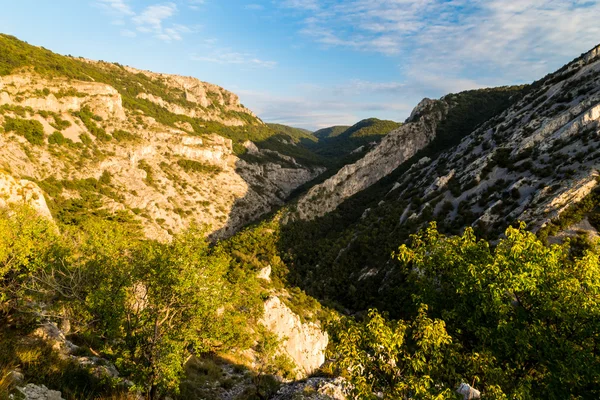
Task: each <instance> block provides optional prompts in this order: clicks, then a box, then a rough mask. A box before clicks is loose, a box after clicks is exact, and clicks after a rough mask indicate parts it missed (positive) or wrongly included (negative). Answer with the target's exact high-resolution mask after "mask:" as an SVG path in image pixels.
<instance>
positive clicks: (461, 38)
mask: <svg viewBox="0 0 600 400" xmlns="http://www.w3.org/2000/svg"><path fill="white" fill-rule="evenodd" d="M281 7H283V8H285V9H290V8H291V9H295V10H296V11H297V12H301V13H303V15H304V18H303V22H302V25H303V27H302V29H301V33H302V34H303V35H304V36H306V37H308V38H310V39H312V40H314V41H315V42H317V43H320V44H322V45H323V46H325V47H345V48H350V49H354V50H357V51H366V52H377V53H381V54H385V55H389V56H395V55H399V56H402V57H403V63H404V64H405V67H406V68H407V69H408V70H409V71H410V70H411V69H413V70H414V73H418V72H419V71H421V72H424V73H426V74H430V75H435V76H446V77H451V78H461V75H465V74H464V73H465V72H468V71H471V72H472V70H473V69H478V70H480V71H481V73H480V75H481V74H483V75H485V71H487V72H488V74H489V75H490V76H496V77H499V76H502V77H505V78H513V79H533V78H535V77H537V76H538V75H539V74H540V73H542V72H543V71H546V72H547V70H548V65H553V66H554V65H555V64H556V62H557V61H558V60H563V59H564V58H565V57H566V56H569V55H572V54H573V51H574V46H578V48H579V49H580V50H581V51H584V50H585V49H587V48H589V47H591V46H593V45H594V44H596V42H597V41H599V40H600V39H599V38H600V24H599V23H598V18H599V17H600V1H599V0H518V1H508V0H377V1H373V0H349V1H344V2H333V1H329V0H286V1H283V2H281ZM540 60H545V63H544V62H541V61H540ZM463 83H464V82H463Z"/></svg>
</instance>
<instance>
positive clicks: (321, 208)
mask: <svg viewBox="0 0 600 400" xmlns="http://www.w3.org/2000/svg"><path fill="white" fill-rule="evenodd" d="M447 111H448V105H447V104H446V103H444V102H443V101H439V100H436V101H434V100H429V99H426V100H424V102H421V104H420V105H419V106H418V107H417V108H416V109H415V111H413V114H412V115H411V118H409V120H408V122H407V123H406V124H404V125H402V126H401V127H399V128H398V129H396V130H394V131H392V132H390V133H389V134H388V135H387V136H385V137H384V138H383V140H382V141H381V142H380V143H379V144H378V145H377V147H375V148H374V149H373V150H371V151H370V152H368V153H367V154H366V155H365V156H364V157H363V158H362V159H360V160H359V161H357V162H356V163H354V164H349V165H346V166H344V167H343V168H342V169H341V170H340V171H339V172H338V173H337V174H336V175H334V176H332V177H331V178H329V179H327V180H326V181H325V182H323V183H322V184H320V185H316V186H314V187H312V188H311V189H310V190H309V191H308V193H307V194H306V195H304V196H303V197H302V198H301V199H300V200H299V201H298V204H297V206H296V215H292V216H291V218H294V217H298V218H300V219H308V220H310V219H313V218H316V217H320V216H323V215H325V214H326V213H328V212H330V211H333V210H335V209H336V208H337V206H339V205H340V204H341V203H342V202H343V201H344V200H346V199H347V198H349V197H351V196H353V195H354V194H356V193H358V192H360V191H362V190H364V189H366V188H368V187H369V186H371V185H373V184H374V183H375V182H377V181H379V180H380V179H381V178H383V177H385V176H387V175H389V174H390V173H392V172H393V171H394V170H395V169H396V168H398V166H400V165H401V164H402V163H403V162H405V161H407V160H408V159H409V158H411V157H412V156H414V155H415V154H416V153H417V152H418V151H419V150H421V149H423V148H424V147H425V146H427V145H428V144H429V143H430V142H431V141H432V140H433V139H434V138H435V131H436V127H437V124H438V122H439V121H440V120H441V119H442V117H443V116H444V115H445V114H446V113H447Z"/></svg>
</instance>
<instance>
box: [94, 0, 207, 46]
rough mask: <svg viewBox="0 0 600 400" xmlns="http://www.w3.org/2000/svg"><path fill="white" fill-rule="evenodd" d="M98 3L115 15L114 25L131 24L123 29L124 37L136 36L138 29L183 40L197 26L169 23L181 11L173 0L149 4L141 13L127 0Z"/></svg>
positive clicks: (164, 38) (198, 0)
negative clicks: (171, 0)
mask: <svg viewBox="0 0 600 400" xmlns="http://www.w3.org/2000/svg"><path fill="white" fill-rule="evenodd" d="M96 4H97V5H98V6H100V7H101V8H103V9H104V10H105V11H106V12H107V13H109V14H110V15H112V16H114V17H115V19H114V20H113V21H112V23H113V24H114V25H118V26H125V25H130V26H131V28H125V27H124V28H123V29H121V31H120V34H121V36H123V37H128V38H134V37H136V36H137V33H136V31H137V32H138V33H145V34H150V35H153V36H154V37H155V38H157V39H160V40H162V41H165V42H172V41H178V40H182V39H183V35H184V34H186V33H192V32H194V31H195V28H190V27H188V26H185V25H182V24H177V23H171V24H168V23H167V21H168V20H170V19H172V18H173V17H175V16H176V14H177V13H178V11H179V10H178V8H177V5H176V4H175V3H173V2H168V3H160V4H153V5H149V6H147V7H146V8H144V9H143V10H142V11H141V12H139V13H137V12H135V11H134V10H133V9H132V8H131V7H130V6H129V4H128V3H127V2H126V0H98V2H97V3H96ZM190 4H198V5H199V4H204V0H190ZM134 30H135V31H134Z"/></svg>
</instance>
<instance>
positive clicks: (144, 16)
mask: <svg viewBox="0 0 600 400" xmlns="http://www.w3.org/2000/svg"><path fill="white" fill-rule="evenodd" d="M176 12H177V5H176V4H175V3H165V4H155V5H152V6H148V7H147V8H146V9H145V10H144V11H142V13H141V14H138V15H136V16H135V17H133V18H132V21H133V22H134V23H135V24H136V25H138V27H141V28H145V29H152V30H154V31H161V30H162V24H163V21H164V20H165V19H168V18H171V17H172V16H173V15H175V13H176Z"/></svg>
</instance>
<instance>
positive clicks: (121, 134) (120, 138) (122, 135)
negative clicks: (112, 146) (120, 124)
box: [112, 129, 140, 143]
mask: <svg viewBox="0 0 600 400" xmlns="http://www.w3.org/2000/svg"><path fill="white" fill-rule="evenodd" d="M112 137H113V138H114V139H115V140H116V141H117V142H119V143H123V142H136V141H138V140H139V139H140V137H139V136H138V135H136V134H133V133H131V132H128V131H124V130H122V129H117V130H115V131H114V132H113V133H112Z"/></svg>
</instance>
